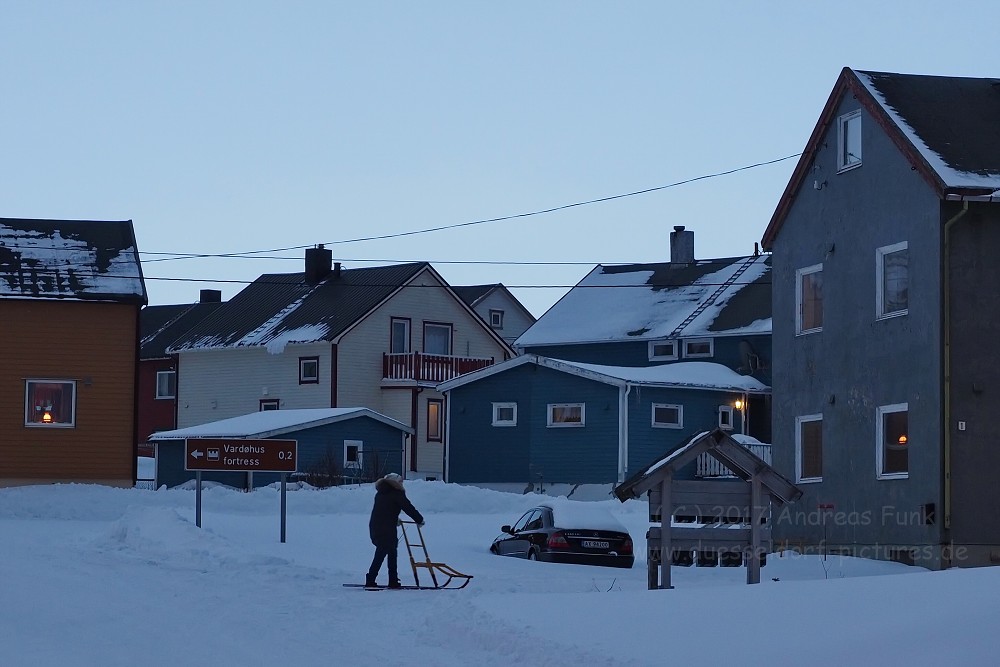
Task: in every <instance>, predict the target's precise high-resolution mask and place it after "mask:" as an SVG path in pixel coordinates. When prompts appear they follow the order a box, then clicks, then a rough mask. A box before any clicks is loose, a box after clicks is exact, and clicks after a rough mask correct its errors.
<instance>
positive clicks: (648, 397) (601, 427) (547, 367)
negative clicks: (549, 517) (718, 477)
mask: <svg viewBox="0 0 1000 667" xmlns="http://www.w3.org/2000/svg"><path fill="white" fill-rule="evenodd" d="M438 390H439V391H441V392H442V393H444V394H445V395H446V397H447V400H446V404H447V406H448V419H447V424H448V434H447V437H446V439H445V440H446V442H447V443H448V447H447V449H446V468H445V475H446V477H445V479H446V480H447V481H450V482H459V483H471V484H488V485H499V484H518V485H521V486H522V487H523V486H524V485H525V484H531V485H534V484H535V483H538V482H541V483H542V484H614V483H616V482H621V481H623V480H625V479H626V478H627V477H628V476H629V475H630V473H631V472H633V471H636V470H639V469H641V468H643V467H644V466H645V465H647V464H648V463H649V462H650V461H651V460H653V459H654V458H656V457H659V456H662V455H663V452H664V451H669V449H671V448H672V447H674V446H677V445H678V444H680V443H681V442H683V441H684V440H686V438H687V437H688V435H689V434H690V433H691V432H692V431H695V432H697V431H699V430H711V429H712V428H715V427H717V426H718V425H719V424H720V419H721V420H722V426H723V428H726V429H729V430H731V431H732V432H734V433H739V432H741V431H743V429H744V428H745V424H744V422H743V418H742V417H743V414H742V411H741V410H739V409H737V410H735V414H734V408H733V406H734V405H745V402H746V399H747V398H748V397H750V396H753V397H756V396H760V395H766V394H767V393H768V392H769V391H770V388H769V387H768V386H767V385H765V384H763V383H762V382H760V381H759V380H757V379H755V378H754V377H752V376H750V375H741V374H739V373H737V372H736V371H733V370H732V369H730V368H728V367H726V366H724V365H722V364H718V363H715V362H711V361H684V362H678V363H673V364H660V365H655V366H645V367H639V366H634V367H627V366H606V365H599V364H589V363H581V362H576V361H565V360H559V359H553V358H551V357H543V356H539V355H535V354H525V355H521V356H518V357H515V358H513V359H510V360H508V361H505V362H503V363H500V364H496V365H494V366H491V367H489V368H485V369H482V370H479V371H475V372H472V373H468V374H466V375H462V376H459V377H457V378H454V379H452V380H450V381H448V382H444V383H442V384H441V385H439V386H438ZM738 402H739V403H738ZM696 473H697V471H696V470H695V469H694V467H693V466H692V467H691V470H690V472H689V474H690V476H691V477H694V476H695V474H696Z"/></svg>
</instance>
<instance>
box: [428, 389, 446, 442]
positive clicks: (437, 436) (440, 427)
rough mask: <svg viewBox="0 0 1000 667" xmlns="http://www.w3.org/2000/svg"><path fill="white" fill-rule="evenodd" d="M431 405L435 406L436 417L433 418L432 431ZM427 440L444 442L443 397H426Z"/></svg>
mask: <svg viewBox="0 0 1000 667" xmlns="http://www.w3.org/2000/svg"><path fill="white" fill-rule="evenodd" d="M431 406H436V407H437V417H436V418H435V419H434V420H433V425H434V431H436V432H432V431H431V425H432V420H431ZM425 414H426V417H427V442H444V399H443V398H428V399H427V411H426V413H425Z"/></svg>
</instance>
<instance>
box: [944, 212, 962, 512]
mask: <svg viewBox="0 0 1000 667" xmlns="http://www.w3.org/2000/svg"><path fill="white" fill-rule="evenodd" d="M968 212H969V202H968V201H967V200H963V201H962V210H961V211H959V212H958V213H956V214H955V215H953V216H952V217H951V219H949V220H948V221H947V222H946V223H944V243H943V248H942V253H943V255H944V257H943V258H942V271H943V272H944V275H943V276H942V279H941V282H942V289H943V291H944V295H943V298H942V304H943V309H944V318H943V319H944V332H943V336H944V387H943V391H944V397H943V398H944V447H943V450H944V451H943V452H942V459H943V466H944V471H943V472H944V494H943V495H944V497H943V499H942V500H943V503H944V508H943V509H944V529H945V530H949V529H950V528H951V297H950V292H951V278H950V271H951V261H950V258H951V246H950V244H951V228H952V227H953V226H954V225H955V223H956V222H958V221H959V220H960V219H961V218H962V216H964V215H965V214H966V213H968Z"/></svg>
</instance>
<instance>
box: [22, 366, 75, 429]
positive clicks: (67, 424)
mask: <svg viewBox="0 0 1000 667" xmlns="http://www.w3.org/2000/svg"><path fill="white" fill-rule="evenodd" d="M33 384H64V385H70V386H71V387H72V391H73V398H72V401H71V405H70V419H69V421H61V422H57V421H50V422H42V421H32V420H31V419H29V417H28V415H29V414H30V413H31V412H32V407H34V408H36V410H35V412H38V411H39V409H41V410H43V411H44V408H45V406H43V405H38V406H31V405H30V404H29V402H28V400H29V398H30V397H31V395H32V394H31V385H33ZM76 397H77V391H76V380H66V379H61V378H28V379H26V380H25V381H24V425H25V426H27V427H30V428H76ZM51 416H52V415H51V414H50V417H51Z"/></svg>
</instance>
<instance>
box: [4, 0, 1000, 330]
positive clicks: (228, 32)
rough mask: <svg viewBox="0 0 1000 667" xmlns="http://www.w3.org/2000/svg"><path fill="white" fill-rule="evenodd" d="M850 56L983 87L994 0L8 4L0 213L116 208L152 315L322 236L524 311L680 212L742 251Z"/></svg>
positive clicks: (702, 236) (667, 225)
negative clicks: (127, 225) (495, 287)
mask: <svg viewBox="0 0 1000 667" xmlns="http://www.w3.org/2000/svg"><path fill="white" fill-rule="evenodd" d="M845 66H847V67H853V68H856V69H868V70H876V71H889V72H904V73H918V74H937V75H949V76H976V77H990V76H992V77H998V76H1000V49H997V48H996V12H995V7H994V6H993V3H988V2H986V1H985V0H983V1H979V2H976V1H972V0H955V1H953V2H949V3H948V5H947V7H946V8H944V7H942V5H941V4H940V3H939V2H930V1H928V0H915V1H912V2H901V1H899V2H880V3H870V2H860V1H856V0H845V1H843V2H839V3H836V5H831V4H829V3H827V4H824V3H805V2H800V1H790V0H789V1H776V2H770V3H764V4H762V3H738V2H692V3H680V2H661V1H648V2H630V3H596V2H589V3H588V2H583V3H581V2H566V1H553V2H547V3H528V2H514V3H496V2H482V1H480V2H476V1H471V2H464V1H463V2H429V3H410V2H381V1H378V0H373V1H371V2H363V3H359V2H341V1H332V0H329V1H319V0H316V1H311V2H310V1H303V2H257V1H252V0H251V1H249V2H247V1H240V2H222V1H220V2H210V3H204V2H194V1H190V0H189V1H183V0H182V1H179V2H164V1H159V2H140V3H135V2H125V1H119V2H100V1H95V2H86V3H81V2H75V1H61V2H59V1H51V0H50V1H46V0H40V1H39V2H31V3H23V2H22V3H4V4H3V6H2V7H0V99H2V103H0V126H2V127H3V128H4V131H3V132H2V133H0V151H2V153H3V155H4V159H3V160H2V164H0V217H26V218H56V219H59V218H65V219H111V220H122V219H130V220H132V221H133V222H134V225H135V230H136V236H137V242H138V247H139V251H140V253H141V256H142V259H143V271H144V274H145V277H146V287H147V292H148V294H149V301H150V303H151V304H153V305H161V304H167V303H189V302H193V301H195V300H197V298H198V293H199V290H200V289H204V288H212V289H220V290H222V295H223V298H224V299H228V298H230V297H232V296H233V295H234V294H235V293H236V292H238V291H239V289H241V288H242V287H243V286H244V285H245V284H246V282H248V281H251V280H253V279H254V278H256V277H257V276H259V275H261V274H263V273H282V272H294V271H300V270H301V268H302V257H303V255H304V250H303V247H305V246H309V245H313V244H317V243H325V244H327V246H328V247H330V248H331V249H332V250H333V253H334V258H335V260H336V261H341V262H342V263H343V265H344V266H345V267H356V266H370V265H375V264H387V263H393V262H401V261H430V262H432V263H433V264H434V266H435V268H436V269H437V270H438V271H439V272H440V273H441V274H442V275H443V276H444V278H445V279H446V280H448V281H449V282H450V283H451V284H454V285H472V284H486V283H496V282H502V283H504V284H505V285H507V286H508V287H510V288H511V291H512V292H513V293H514V294H515V296H517V297H518V298H519V299H520V300H521V302H522V303H523V304H524V305H525V306H526V307H527V308H528V309H529V310H530V311H531V312H532V313H533V314H534V315H535V316H540V315H541V314H542V313H544V312H545V310H547V309H548V308H549V307H550V306H551V305H552V304H553V303H554V302H555V301H556V300H558V298H559V297H560V296H562V295H563V294H564V293H565V292H566V289H567V288H568V287H569V286H572V285H573V284H575V283H576V282H577V281H579V280H580V279H581V278H582V277H583V276H584V275H586V273H587V272H588V271H589V270H590V269H591V268H593V266H594V265H595V264H598V263H605V264H615V263H632V262H658V261H667V260H668V259H669V232H670V231H671V229H672V227H673V226H675V225H685V226H686V227H687V228H688V229H692V230H694V232H695V255H696V257H697V258H699V259H704V258H714V257H732V256H741V255H749V254H751V253H752V252H753V250H754V243H755V242H757V241H759V239H760V237H761V235H762V233H763V230H764V228H765V227H766V225H767V222H768V220H769V219H770V216H771V214H772V213H773V211H774V208H775V206H776V204H777V201H778V198H779V197H780V195H781V193H782V190H783V189H784V186H785V184H786V183H787V181H788V178H789V176H790V174H791V172H792V169H793V167H794V163H795V160H794V159H786V160H781V159H782V158H786V157H788V156H794V155H795V154H797V153H799V152H800V151H801V150H802V149H803V147H804V145H805V142H806V140H807V138H808V135H809V133H810V132H811V130H812V128H813V125H814V124H815V122H816V119H817V117H818V115H819V113H820V111H821V109H822V107H823V104H824V102H825V101H826V98H827V96H828V95H829V92H830V90H831V89H832V87H833V85H834V83H835V81H836V79H837V76H838V74H839V72H840V71H841V69H842V68H843V67H845ZM776 160H778V161H777V162H773V163H772V164H768V165H764V166H759V167H755V168H752V169H746V170H741V171H738V172H735V173H731V174H728V175H722V176H718V177H712V178H702V177H706V176H710V175H712V174H719V173H722V172H727V171H731V170H734V169H740V168H742V167H748V166H750V165H756V164H761V163H767V162H772V161H776ZM690 179H699V180H696V181H694V182H690V183H687V184H681V185H676V186H674V187H664V186H670V185H672V184H675V183H681V182H683V181H688V180H690ZM652 188H659V189H656V190H654V191H652V192H647V193H644V194H638V195H635V196H628V197H617V198H614V199H610V200H607V201H603V202H599V203H593V204H587V205H580V206H572V205H573V204H578V203H582V202H588V201H592V200H595V199H604V198H608V197H616V196H617V195H623V194H628V193H633V192H639V191H642V190H647V189H652ZM567 206H568V207H569V208H562V207H567ZM554 208H559V209H560V210H557V211H554V212H550V213H545V214H540V215H524V214H528V213H533V212H536V211H543V210H548V209H554ZM508 216H517V217H512V218H510V219H507V220H501V221H496V222H489V223H483V224H465V223H474V222H478V221H481V220H490V219H494V218H504V217H508ZM457 225H461V226H457ZM437 227H452V228H451V229H445V230H441V231H435V232H429V233H419V234H412V233H410V232H416V231H421V230H427V229H432V228H437ZM378 236H390V237H392V238H385V239H378V240H367V241H355V239H361V238H369V237H378ZM287 248H291V250H281V249H287ZM253 251H274V252H263V253H260V252H258V253H256V254H254V255H252V256H251V257H252V258H248V257H246V256H244V257H228V258H223V257H207V258H194V259H192V258H185V259H178V258H177V256H178V255H186V254H207V255H220V254H231V253H248V252H253Z"/></svg>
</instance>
